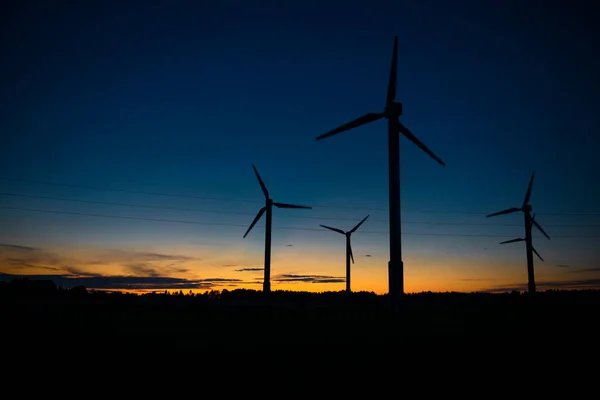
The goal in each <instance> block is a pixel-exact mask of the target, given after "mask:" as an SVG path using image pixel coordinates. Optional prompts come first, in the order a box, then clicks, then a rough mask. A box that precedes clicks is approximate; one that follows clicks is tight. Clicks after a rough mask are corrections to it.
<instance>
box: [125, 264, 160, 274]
mask: <svg viewBox="0 0 600 400" xmlns="http://www.w3.org/2000/svg"><path fill="white" fill-rule="evenodd" d="M125 270H127V271H129V272H131V273H132V274H133V275H135V276H151V277H157V276H160V274H159V273H158V271H157V270H156V268H153V267H152V266H151V265H149V264H146V263H139V264H129V265H125Z"/></svg>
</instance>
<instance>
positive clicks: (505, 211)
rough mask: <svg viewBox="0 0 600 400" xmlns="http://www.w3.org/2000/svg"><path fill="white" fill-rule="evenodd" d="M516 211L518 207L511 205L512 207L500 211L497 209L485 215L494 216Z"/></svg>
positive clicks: (518, 209)
mask: <svg viewBox="0 0 600 400" xmlns="http://www.w3.org/2000/svg"><path fill="white" fill-rule="evenodd" d="M517 211H521V209H520V208H516V207H512V208H507V209H506V210H502V211H498V212H495V213H492V214H488V215H486V217H494V216H496V215H502V214H510V213H514V212H517Z"/></svg>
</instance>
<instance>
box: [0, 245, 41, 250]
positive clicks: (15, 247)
mask: <svg viewBox="0 0 600 400" xmlns="http://www.w3.org/2000/svg"><path fill="white" fill-rule="evenodd" d="M0 247H4V248H7V249H11V250H19V251H37V250H39V249H38V248H35V247H30V246H21V245H18V244H7V243H0Z"/></svg>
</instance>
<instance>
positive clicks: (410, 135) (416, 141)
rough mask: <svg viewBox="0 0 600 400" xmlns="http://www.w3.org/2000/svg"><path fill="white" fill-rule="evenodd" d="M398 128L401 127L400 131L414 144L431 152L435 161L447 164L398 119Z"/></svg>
mask: <svg viewBox="0 0 600 400" xmlns="http://www.w3.org/2000/svg"><path fill="white" fill-rule="evenodd" d="M398 128H399V129H400V132H401V133H402V134H403V135H404V136H406V138H407V139H408V140H410V141H411V142H413V143H414V144H416V145H417V147H418V148H420V149H421V150H423V151H424V152H425V153H427V154H429V156H431V158H433V159H434V160H435V161H437V162H439V163H440V164H442V166H444V167H445V166H446V163H445V162H443V161H442V160H441V158H439V157H438V156H436V155H435V153H434V152H433V151H431V150H429V148H427V146H425V145H424V144H423V143H422V142H421V141H420V140H419V139H417V137H416V136H415V135H414V134H413V133H412V132H411V131H410V130H409V129H408V128H407V127H406V126H404V125H403V124H402V122H400V121H398Z"/></svg>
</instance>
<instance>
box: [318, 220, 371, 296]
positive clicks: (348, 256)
mask: <svg viewBox="0 0 600 400" xmlns="http://www.w3.org/2000/svg"><path fill="white" fill-rule="evenodd" d="M367 218H369V216H368V215H367V216H366V217H364V218H363V219H362V221H360V222H359V223H358V224H356V226H355V227H354V228H352V229H350V230H349V231H347V232H344V231H343V230H341V229H338V228H332V227H331V226H327V225H321V226H322V227H323V228H327V229H329V230H332V231H334V232H337V233H341V234H342V235H345V236H346V292H348V293H350V259H352V264H354V255H353V254H352V245H351V244H350V237H351V236H352V234H353V233H354V232H356V230H357V229H358V227H359V226H361V225H362V224H363V222H365V221H366V220H367Z"/></svg>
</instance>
